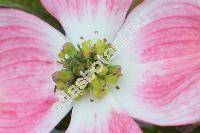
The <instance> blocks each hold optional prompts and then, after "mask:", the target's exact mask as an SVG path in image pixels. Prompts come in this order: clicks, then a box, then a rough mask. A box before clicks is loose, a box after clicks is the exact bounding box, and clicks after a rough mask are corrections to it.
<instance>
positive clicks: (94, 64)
mask: <svg viewBox="0 0 200 133" xmlns="http://www.w3.org/2000/svg"><path fill="white" fill-rule="evenodd" d="M95 33H96V34H98V31H95ZM81 39H82V40H83V39H84V38H83V37H81ZM108 49H112V44H110V43H108V42H107V40H106V39H103V40H97V41H96V42H95V43H94V44H93V42H92V41H91V40H83V42H82V44H81V45H78V49H76V47H75V46H74V45H73V44H72V43H70V42H67V43H66V44H64V46H63V49H62V50H61V51H60V53H59V55H58V56H59V61H57V63H58V64H60V65H62V69H61V70H60V71H57V72H55V73H54V74H53V77H52V78H53V81H54V82H55V83H56V87H55V90H60V91H64V92H65V93H66V94H67V95H68V96H70V97H71V98H73V99H76V100H78V99H80V98H81V97H82V96H84V95H86V94H87V93H89V94H90V101H91V102H94V101H95V100H96V99H100V98H102V97H104V96H105V95H106V94H107V93H108V91H109V89H108V86H110V85H116V84H117V82H118V80H119V79H120V77H121V76H122V73H121V67H120V66H119V65H110V64H109V62H110V60H109V59H110V58H109V59H108V58H107V57H111V56H113V51H115V50H114V49H113V50H112V51H111V52H109V51H108ZM105 53H106V54H105ZM109 53H111V55H107V54H109ZM98 57H101V60H99V58H98ZM83 74H84V75H83ZM116 89H119V87H118V86H117V87H116Z"/></svg>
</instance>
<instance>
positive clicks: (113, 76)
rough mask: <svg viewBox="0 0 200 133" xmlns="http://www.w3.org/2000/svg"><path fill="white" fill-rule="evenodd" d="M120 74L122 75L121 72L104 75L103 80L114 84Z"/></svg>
mask: <svg viewBox="0 0 200 133" xmlns="http://www.w3.org/2000/svg"><path fill="white" fill-rule="evenodd" d="M121 76H122V75H121V74H110V75H106V76H105V81H106V83H107V84H111V85H114V84H116V83H117V82H118V81H119V79H120V77H121Z"/></svg>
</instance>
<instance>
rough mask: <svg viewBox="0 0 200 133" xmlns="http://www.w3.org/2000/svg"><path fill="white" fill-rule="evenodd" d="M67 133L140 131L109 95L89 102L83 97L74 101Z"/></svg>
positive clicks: (130, 132)
mask: <svg viewBox="0 0 200 133" xmlns="http://www.w3.org/2000/svg"><path fill="white" fill-rule="evenodd" d="M66 132H67V133H80V132H81V133H142V131H141V129H140V128H139V126H138V125H137V124H136V123H135V121H134V120H133V119H132V118H131V117H130V116H129V115H128V114H127V113H126V112H124V111H123V110H122V109H121V108H120V107H119V104H118V103H117V102H116V101H115V99H114V98H113V97H112V96H111V95H107V96H106V97H104V98H102V99H101V100H96V101H95V102H90V99H89V98H86V97H85V98H83V99H81V101H78V102H76V103H74V106H73V110H72V117H71V123H70V125H69V127H68V130H67V131H66Z"/></svg>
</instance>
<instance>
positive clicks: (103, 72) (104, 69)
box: [98, 66, 108, 76]
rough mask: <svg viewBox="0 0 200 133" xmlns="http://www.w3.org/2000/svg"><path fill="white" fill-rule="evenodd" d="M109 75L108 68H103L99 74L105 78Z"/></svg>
mask: <svg viewBox="0 0 200 133" xmlns="http://www.w3.org/2000/svg"><path fill="white" fill-rule="evenodd" d="M107 73H108V68H107V67H106V66H103V70H102V71H101V72H100V73H98V75H99V76H105V75H106V74H107Z"/></svg>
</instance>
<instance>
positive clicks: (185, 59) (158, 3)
mask: <svg viewBox="0 0 200 133" xmlns="http://www.w3.org/2000/svg"><path fill="white" fill-rule="evenodd" d="M199 18H200V1H196V0H166V1H163V0H155V1H144V2H143V3H142V4H141V5H140V6H139V7H137V8H136V9H135V10H133V12H132V13H131V14H130V15H129V16H128V18H127V21H126V22H125V24H124V26H123V27H122V29H121V31H120V32H119V33H118V35H117V38H116V39H115V41H114V43H115V44H117V45H118V47H119V50H120V51H119V53H118V56H117V57H116V58H115V59H116V60H115V62H116V63H117V64H119V63H120V64H122V69H123V73H124V76H123V77H122V80H121V82H120V83H119V85H120V87H121V90H119V91H115V92H113V95H114V96H115V97H116V98H117V99H118V101H119V102H120V103H121V105H122V106H123V107H124V108H125V109H126V110H127V111H128V112H129V113H130V114H131V116H133V117H135V118H138V119H140V120H143V121H147V122H150V123H154V124H158V125H183V124H190V123H195V122H197V121H200V100H199V98H200V19H199ZM122 44H123V45H122Z"/></svg>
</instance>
